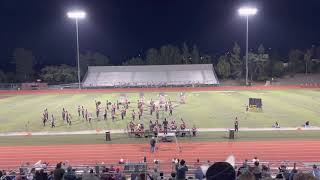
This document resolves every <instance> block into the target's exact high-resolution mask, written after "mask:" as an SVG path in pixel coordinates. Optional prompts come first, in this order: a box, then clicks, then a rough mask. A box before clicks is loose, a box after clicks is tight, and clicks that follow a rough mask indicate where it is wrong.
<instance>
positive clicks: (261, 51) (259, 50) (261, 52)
mask: <svg viewBox="0 0 320 180" xmlns="http://www.w3.org/2000/svg"><path fill="white" fill-rule="evenodd" d="M264 53H265V49H264V46H263V44H260V45H259V47H258V54H264Z"/></svg>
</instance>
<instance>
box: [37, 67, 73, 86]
mask: <svg viewBox="0 0 320 180" xmlns="http://www.w3.org/2000/svg"><path fill="white" fill-rule="evenodd" d="M40 77H41V79H42V80H43V81H45V82H48V83H53V84H56V83H73V82H76V81H77V68H75V67H71V66H68V65H64V64H62V65H60V66H46V67H44V68H42V69H41V74H40Z"/></svg>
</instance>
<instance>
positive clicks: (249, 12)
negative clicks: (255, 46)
mask: <svg viewBox="0 0 320 180" xmlns="http://www.w3.org/2000/svg"><path fill="white" fill-rule="evenodd" d="M257 12H258V9H257V8H254V7H241V8H239V9H238V13H239V15H240V16H245V17H246V18H247V32H246V85H248V75H249V71H248V54H249V50H248V48H249V47H248V46H249V16H254V15H256V14H257Z"/></svg>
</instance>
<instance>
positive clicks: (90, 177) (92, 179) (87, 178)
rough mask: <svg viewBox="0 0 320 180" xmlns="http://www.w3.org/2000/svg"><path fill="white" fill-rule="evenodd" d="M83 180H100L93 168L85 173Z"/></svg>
mask: <svg viewBox="0 0 320 180" xmlns="http://www.w3.org/2000/svg"><path fill="white" fill-rule="evenodd" d="M82 180H99V178H98V177H97V176H95V174H94V173H93V169H90V173H89V174H85V175H83V177H82Z"/></svg>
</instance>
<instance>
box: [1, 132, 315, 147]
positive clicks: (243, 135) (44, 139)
mask: <svg viewBox="0 0 320 180" xmlns="http://www.w3.org/2000/svg"><path fill="white" fill-rule="evenodd" d="M111 139H112V140H111V141H105V136H104V134H90V135H88V134H83V135H50V136H5V137H1V138H0V146H17V145H19V146H22V145H53V144H128V143H129V144H132V143H143V144H148V143H149V140H150V139H149V138H134V137H131V138H128V136H127V135H126V134H111ZM305 139H308V140H317V141H318V140H319V139H320V136H319V131H250V132H239V133H238V134H236V136H235V139H234V140H229V139H228V133H227V132H201V133H199V134H198V135H197V136H196V137H191V138H190V137H178V142H180V143H184V142H210V141H213V142H217V141H218V142H220V141H268V140H305Z"/></svg>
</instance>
